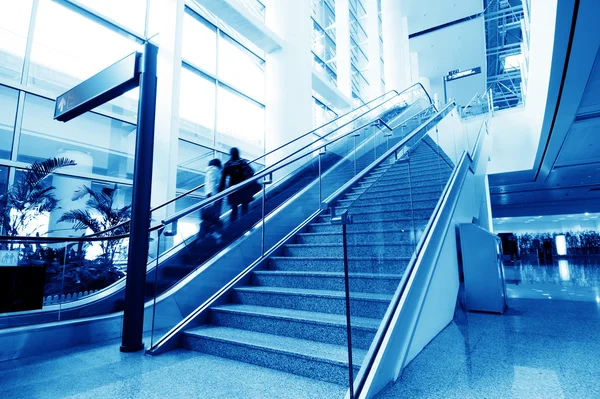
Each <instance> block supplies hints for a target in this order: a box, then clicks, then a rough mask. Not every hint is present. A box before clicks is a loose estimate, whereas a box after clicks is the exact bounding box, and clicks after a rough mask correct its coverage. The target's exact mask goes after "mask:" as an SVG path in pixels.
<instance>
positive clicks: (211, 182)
mask: <svg viewBox="0 0 600 399" xmlns="http://www.w3.org/2000/svg"><path fill="white" fill-rule="evenodd" d="M220 182H221V160H219V159H217V158H215V159H211V160H210V162H209V163H208V167H207V168H206V174H205V175H204V195H205V196H206V198H210V197H212V196H214V195H216V194H218V193H219V185H220ZM201 218H202V226H201V228H200V231H201V233H200V235H207V234H210V235H211V236H212V237H213V238H214V239H215V240H216V241H217V242H219V241H220V240H221V234H220V233H219V232H218V231H217V230H218V229H219V228H220V227H221V225H222V223H221V220H220V218H221V201H220V200H219V201H216V202H214V203H213V204H211V205H209V206H207V207H205V208H203V209H202V210H201Z"/></svg>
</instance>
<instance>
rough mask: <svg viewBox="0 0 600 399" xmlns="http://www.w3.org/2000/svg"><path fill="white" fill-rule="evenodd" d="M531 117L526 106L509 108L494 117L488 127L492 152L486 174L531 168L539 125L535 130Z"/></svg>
mask: <svg viewBox="0 0 600 399" xmlns="http://www.w3.org/2000/svg"><path fill="white" fill-rule="evenodd" d="M530 116H531V112H530V111H529V110H528V109H527V107H518V108H511V109H507V110H503V111H499V112H496V113H495V114H494V123H493V124H492V126H491V132H492V142H493V150H492V155H491V162H490V165H489V168H488V173H490V174H494V173H505V172H514V171H518V170H530V169H532V168H533V162H534V160H535V154H536V151H537V148H538V145H539V132H540V130H541V126H537V130H536V125H535V124H534V123H533V121H532V120H531V117H530ZM536 131H537V134H536V133H535V132H536Z"/></svg>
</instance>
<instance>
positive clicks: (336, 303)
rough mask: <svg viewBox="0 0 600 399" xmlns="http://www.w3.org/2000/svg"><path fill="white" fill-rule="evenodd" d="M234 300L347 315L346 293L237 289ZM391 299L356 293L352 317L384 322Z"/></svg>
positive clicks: (351, 312)
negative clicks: (376, 319)
mask: <svg viewBox="0 0 600 399" xmlns="http://www.w3.org/2000/svg"><path fill="white" fill-rule="evenodd" d="M232 297H233V299H234V302H236V303H240V304H244V305H258V306H275V307H278V308H286V309H296V310H306V311H309V312H323V313H334V314H346V294H345V292H344V291H330V290H309V289H300V288H287V287H257V286H245V287H238V288H234V290H233V295H232ZM391 299H392V295H391V294H389V295H388V294H376V293H365V292H356V291H352V292H351V293H350V314H351V315H352V316H358V317H374V318H379V319H381V318H382V317H383V315H384V314H385V311H386V309H387V307H388V305H389V303H390V301H391Z"/></svg>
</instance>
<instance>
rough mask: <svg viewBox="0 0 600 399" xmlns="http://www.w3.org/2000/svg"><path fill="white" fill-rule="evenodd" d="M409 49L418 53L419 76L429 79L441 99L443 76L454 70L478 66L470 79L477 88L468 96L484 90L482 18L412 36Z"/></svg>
mask: <svg viewBox="0 0 600 399" xmlns="http://www.w3.org/2000/svg"><path fill="white" fill-rule="evenodd" d="M410 50H411V51H415V52H417V53H418V54H419V70H420V76H423V77H426V78H428V79H430V80H431V82H432V89H433V90H435V91H434V93H436V94H438V96H439V98H440V99H443V98H444V92H443V86H442V77H443V76H446V75H447V74H448V72H449V71H451V70H454V69H460V70H466V69H470V68H475V67H481V74H479V75H477V76H476V77H474V78H473V79H472V81H475V82H478V83H477V88H476V89H475V91H474V92H472V93H470V95H467V96H468V97H469V99H470V98H471V97H473V95H474V94H475V93H476V92H482V91H483V90H485V76H486V73H487V66H486V57H485V33H484V19H483V17H479V18H476V19H473V20H471V21H466V22H463V23H460V24H458V25H453V26H450V27H448V28H444V29H440V30H438V31H435V32H431V33H427V34H425V35H421V36H417V37H415V38H412V39H410ZM467 79H468V78H467ZM436 82H437V83H439V84H436ZM457 82H458V81H457ZM457 85H458V86H454V87H460V85H461V83H457ZM471 91H473V90H471ZM469 99H468V100H469ZM468 100H467V101H468Z"/></svg>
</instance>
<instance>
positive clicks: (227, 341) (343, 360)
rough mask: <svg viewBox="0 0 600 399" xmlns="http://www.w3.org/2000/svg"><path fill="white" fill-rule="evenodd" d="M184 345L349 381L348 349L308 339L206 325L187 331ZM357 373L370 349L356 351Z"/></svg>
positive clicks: (335, 380) (289, 370)
mask: <svg viewBox="0 0 600 399" xmlns="http://www.w3.org/2000/svg"><path fill="white" fill-rule="evenodd" d="M182 341H183V347H184V348H187V349H191V350H195V351H199V352H203V353H208V354H211V355H216V356H221V357H226V358H229V359H233V360H239V361H243V362H247V363H252V364H255V365H258V366H262V367H269V368H272V369H276V370H280V371H284V372H287V373H292V374H297V375H302V376H305V377H309V378H313V379H316V380H321V381H327V382H332V383H335V384H344V383H345V382H347V380H348V349H347V347H346V346H343V345H331V344H325V343H322V342H315V341H310V340H305V339H298V338H291V337H282V336H279V335H273V334H265V333H259V332H255V331H245V330H241V329H237V328H229V327H220V326H203V327H199V328H195V329H193V330H190V331H186V332H185V333H184V335H183V340H182ZM352 355H353V356H352V357H353V359H352V362H353V366H354V367H353V368H354V369H355V371H356V372H358V370H359V369H360V364H361V363H362V360H363V359H364V357H365V355H366V351H364V350H361V349H355V350H353V351H352Z"/></svg>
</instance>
